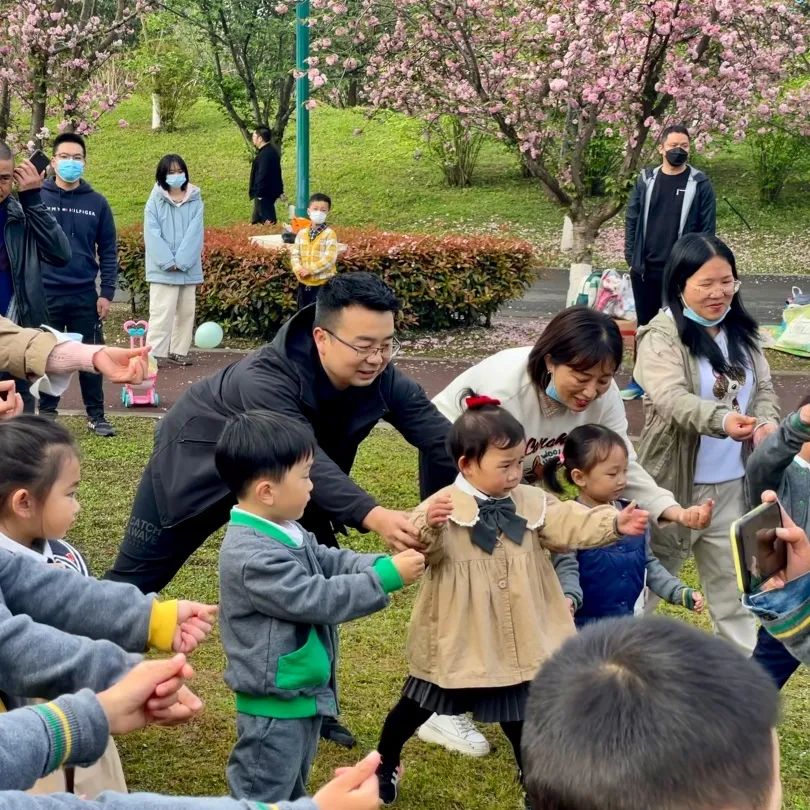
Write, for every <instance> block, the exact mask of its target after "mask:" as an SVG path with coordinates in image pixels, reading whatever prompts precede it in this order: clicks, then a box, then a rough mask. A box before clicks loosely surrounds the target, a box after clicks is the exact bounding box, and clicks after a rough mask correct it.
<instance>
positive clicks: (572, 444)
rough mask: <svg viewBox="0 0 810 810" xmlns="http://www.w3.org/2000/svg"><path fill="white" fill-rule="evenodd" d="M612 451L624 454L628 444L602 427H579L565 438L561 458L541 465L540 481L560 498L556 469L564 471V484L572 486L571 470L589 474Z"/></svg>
mask: <svg viewBox="0 0 810 810" xmlns="http://www.w3.org/2000/svg"><path fill="white" fill-rule="evenodd" d="M614 447H621V448H622V449H623V450H624V452H625V454H627V453H628V451H627V444H626V443H625V441H624V439H623V438H622V437H621V436H620V435H619V434H618V433H616V431H615V430H611V429H610V428H608V427H604V425H580V426H579V427H575V428H574V429H573V430H572V431H571V432H570V433H569V434H568V436H567V438H566V440H565V444H564V445H563V451H562V458H561V457H560V456H554V457H553V458H552V459H550V460H549V461H547V462H546V463H545V464H544V465H543V480H544V481H545V484H546V486H547V487H548V488H549V489H550V490H551V491H552V492H557V493H558V494H562V493H564V492H565V487H564V486H563V485H562V483H561V482H560V480H559V478H558V477H557V475H558V472H559V468H560V467H562V468H563V470H565V472H564V475H565V479H566V481H567V482H568V483H569V484H571V485H574V479H573V478H572V477H571V473H572V472H573V471H574V470H582V471H583V472H588V471H590V470H592V469H593V468H594V467H595V466H596V465H597V464H599V463H600V462H602V461H605V459H607V457H608V456H609V455H610V451H611V450H613V448H614Z"/></svg>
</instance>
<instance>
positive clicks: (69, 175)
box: [56, 160, 84, 183]
mask: <svg viewBox="0 0 810 810" xmlns="http://www.w3.org/2000/svg"><path fill="white" fill-rule="evenodd" d="M56 173H57V174H58V175H59V177H61V178H62V180H64V181H65V182H66V183H75V182H76V181H77V180H78V179H79V178H80V177H81V176H82V175H83V174H84V163H82V161H81V160H57V161H56Z"/></svg>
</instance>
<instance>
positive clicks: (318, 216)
mask: <svg viewBox="0 0 810 810" xmlns="http://www.w3.org/2000/svg"><path fill="white" fill-rule="evenodd" d="M309 219H310V222H312V224H313V225H323V223H324V222H326V211H310V212H309Z"/></svg>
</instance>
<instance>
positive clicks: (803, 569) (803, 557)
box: [761, 489, 810, 591]
mask: <svg viewBox="0 0 810 810" xmlns="http://www.w3.org/2000/svg"><path fill="white" fill-rule="evenodd" d="M778 500H779V499H778V498H777V497H776V493H775V492H774V491H773V490H770V489H769V490H767V491H765V492H763V493H762V503H774V502H778ZM779 508H780V509H781V510H782V528H781V529H777V530H776V536H777V538H779V540H782V541H783V542H784V543H785V545H786V546H787V565H786V566H785V567H784V568H783V569H782V570H781V571H778V572H777V573H776V574H774V575H773V576H772V577H771V578H770V579H768V580H767V581H766V582H764V583H763V584H762V588H761V590H763V591H774V590H778V589H779V588H784V587H785V585H786V584H787V583H788V582H791V581H792V580H794V579H798V578H799V577H802V576H804V575H805V574H807V573H810V540H808V538H807V534H806V533H805V532H804V530H803V529H801V528H799V527H798V526H797V525H796V524H795V523H794V522H793V518H791V516H790V515H789V514H788V513H787V512H786V511H785V510H784V509H782V505H781V504H780V505H779Z"/></svg>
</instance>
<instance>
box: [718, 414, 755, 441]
mask: <svg viewBox="0 0 810 810" xmlns="http://www.w3.org/2000/svg"><path fill="white" fill-rule="evenodd" d="M756 426H757V418H756V416H745V415H744V414H741V413H734V412H732V413H729V414H727V415H726V418H725V419H724V420H723V430H725V432H726V435H727V436H731V438H732V439H734V441H735V442H744V441H746V440H747V439H750V438H751V436H752V434H753V433H754V428H755V427H756Z"/></svg>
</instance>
